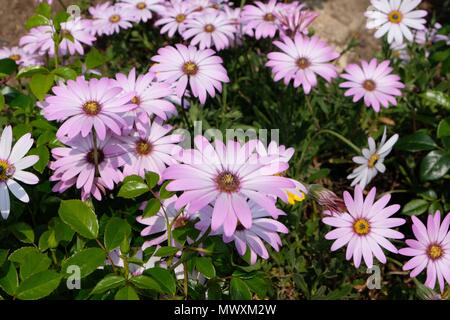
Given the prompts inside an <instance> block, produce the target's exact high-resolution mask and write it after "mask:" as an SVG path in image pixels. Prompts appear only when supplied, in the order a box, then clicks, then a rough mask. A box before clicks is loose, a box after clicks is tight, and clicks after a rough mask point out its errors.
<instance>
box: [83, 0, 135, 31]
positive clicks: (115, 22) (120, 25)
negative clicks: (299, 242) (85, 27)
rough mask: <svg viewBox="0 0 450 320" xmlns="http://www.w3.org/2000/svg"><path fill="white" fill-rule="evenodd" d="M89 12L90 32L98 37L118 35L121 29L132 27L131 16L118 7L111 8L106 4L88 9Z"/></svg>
mask: <svg viewBox="0 0 450 320" xmlns="http://www.w3.org/2000/svg"><path fill="white" fill-rule="evenodd" d="M89 12H90V14H91V15H92V18H93V21H92V28H91V32H93V33H94V34H97V35H99V36H101V35H108V36H110V35H112V34H114V33H119V32H120V30H121V29H129V28H131V27H132V24H131V22H133V16H132V15H131V14H130V12H129V11H128V10H124V9H123V8H122V7H121V6H120V5H113V6H111V5H109V3H108V2H107V3H105V4H103V5H99V6H98V7H94V8H90V9H89Z"/></svg>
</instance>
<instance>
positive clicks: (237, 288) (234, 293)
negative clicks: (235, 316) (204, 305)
mask: <svg viewBox="0 0 450 320" xmlns="http://www.w3.org/2000/svg"><path fill="white" fill-rule="evenodd" d="M230 295H231V299H233V300H251V298H252V293H251V292H250V288H249V287H248V285H247V284H246V283H245V282H244V281H243V280H242V279H239V278H233V279H231V282H230Z"/></svg>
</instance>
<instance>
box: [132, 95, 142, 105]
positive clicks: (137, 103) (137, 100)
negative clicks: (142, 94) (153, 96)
mask: <svg viewBox="0 0 450 320" xmlns="http://www.w3.org/2000/svg"><path fill="white" fill-rule="evenodd" d="M131 103H132V104H136V105H139V104H140V103H141V99H140V98H139V97H138V96H134V97H133V98H131Z"/></svg>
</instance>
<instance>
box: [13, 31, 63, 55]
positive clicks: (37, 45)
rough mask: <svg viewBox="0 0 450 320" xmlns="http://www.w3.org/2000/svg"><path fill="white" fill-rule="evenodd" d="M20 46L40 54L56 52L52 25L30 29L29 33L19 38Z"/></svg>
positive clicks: (27, 50)
mask: <svg viewBox="0 0 450 320" xmlns="http://www.w3.org/2000/svg"><path fill="white" fill-rule="evenodd" d="M19 46H20V47H22V48H23V50H25V51H26V52H29V53H33V54H38V55H40V56H43V55H46V54H49V55H53V54H54V52H55V44H54V42H53V29H52V27H51V26H39V27H36V28H32V29H30V31H29V32H28V34H26V35H24V36H23V37H21V38H20V40H19Z"/></svg>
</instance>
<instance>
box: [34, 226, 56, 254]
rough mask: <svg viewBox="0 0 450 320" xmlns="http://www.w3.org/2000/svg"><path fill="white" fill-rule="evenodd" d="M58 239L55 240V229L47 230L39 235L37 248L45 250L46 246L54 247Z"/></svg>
mask: <svg viewBox="0 0 450 320" xmlns="http://www.w3.org/2000/svg"><path fill="white" fill-rule="evenodd" d="M57 246H58V241H56V236H55V230H47V231H45V232H43V233H42V234H41V236H40V237H39V250H41V251H45V250H47V249H48V248H52V249H53V248H56V247H57Z"/></svg>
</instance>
